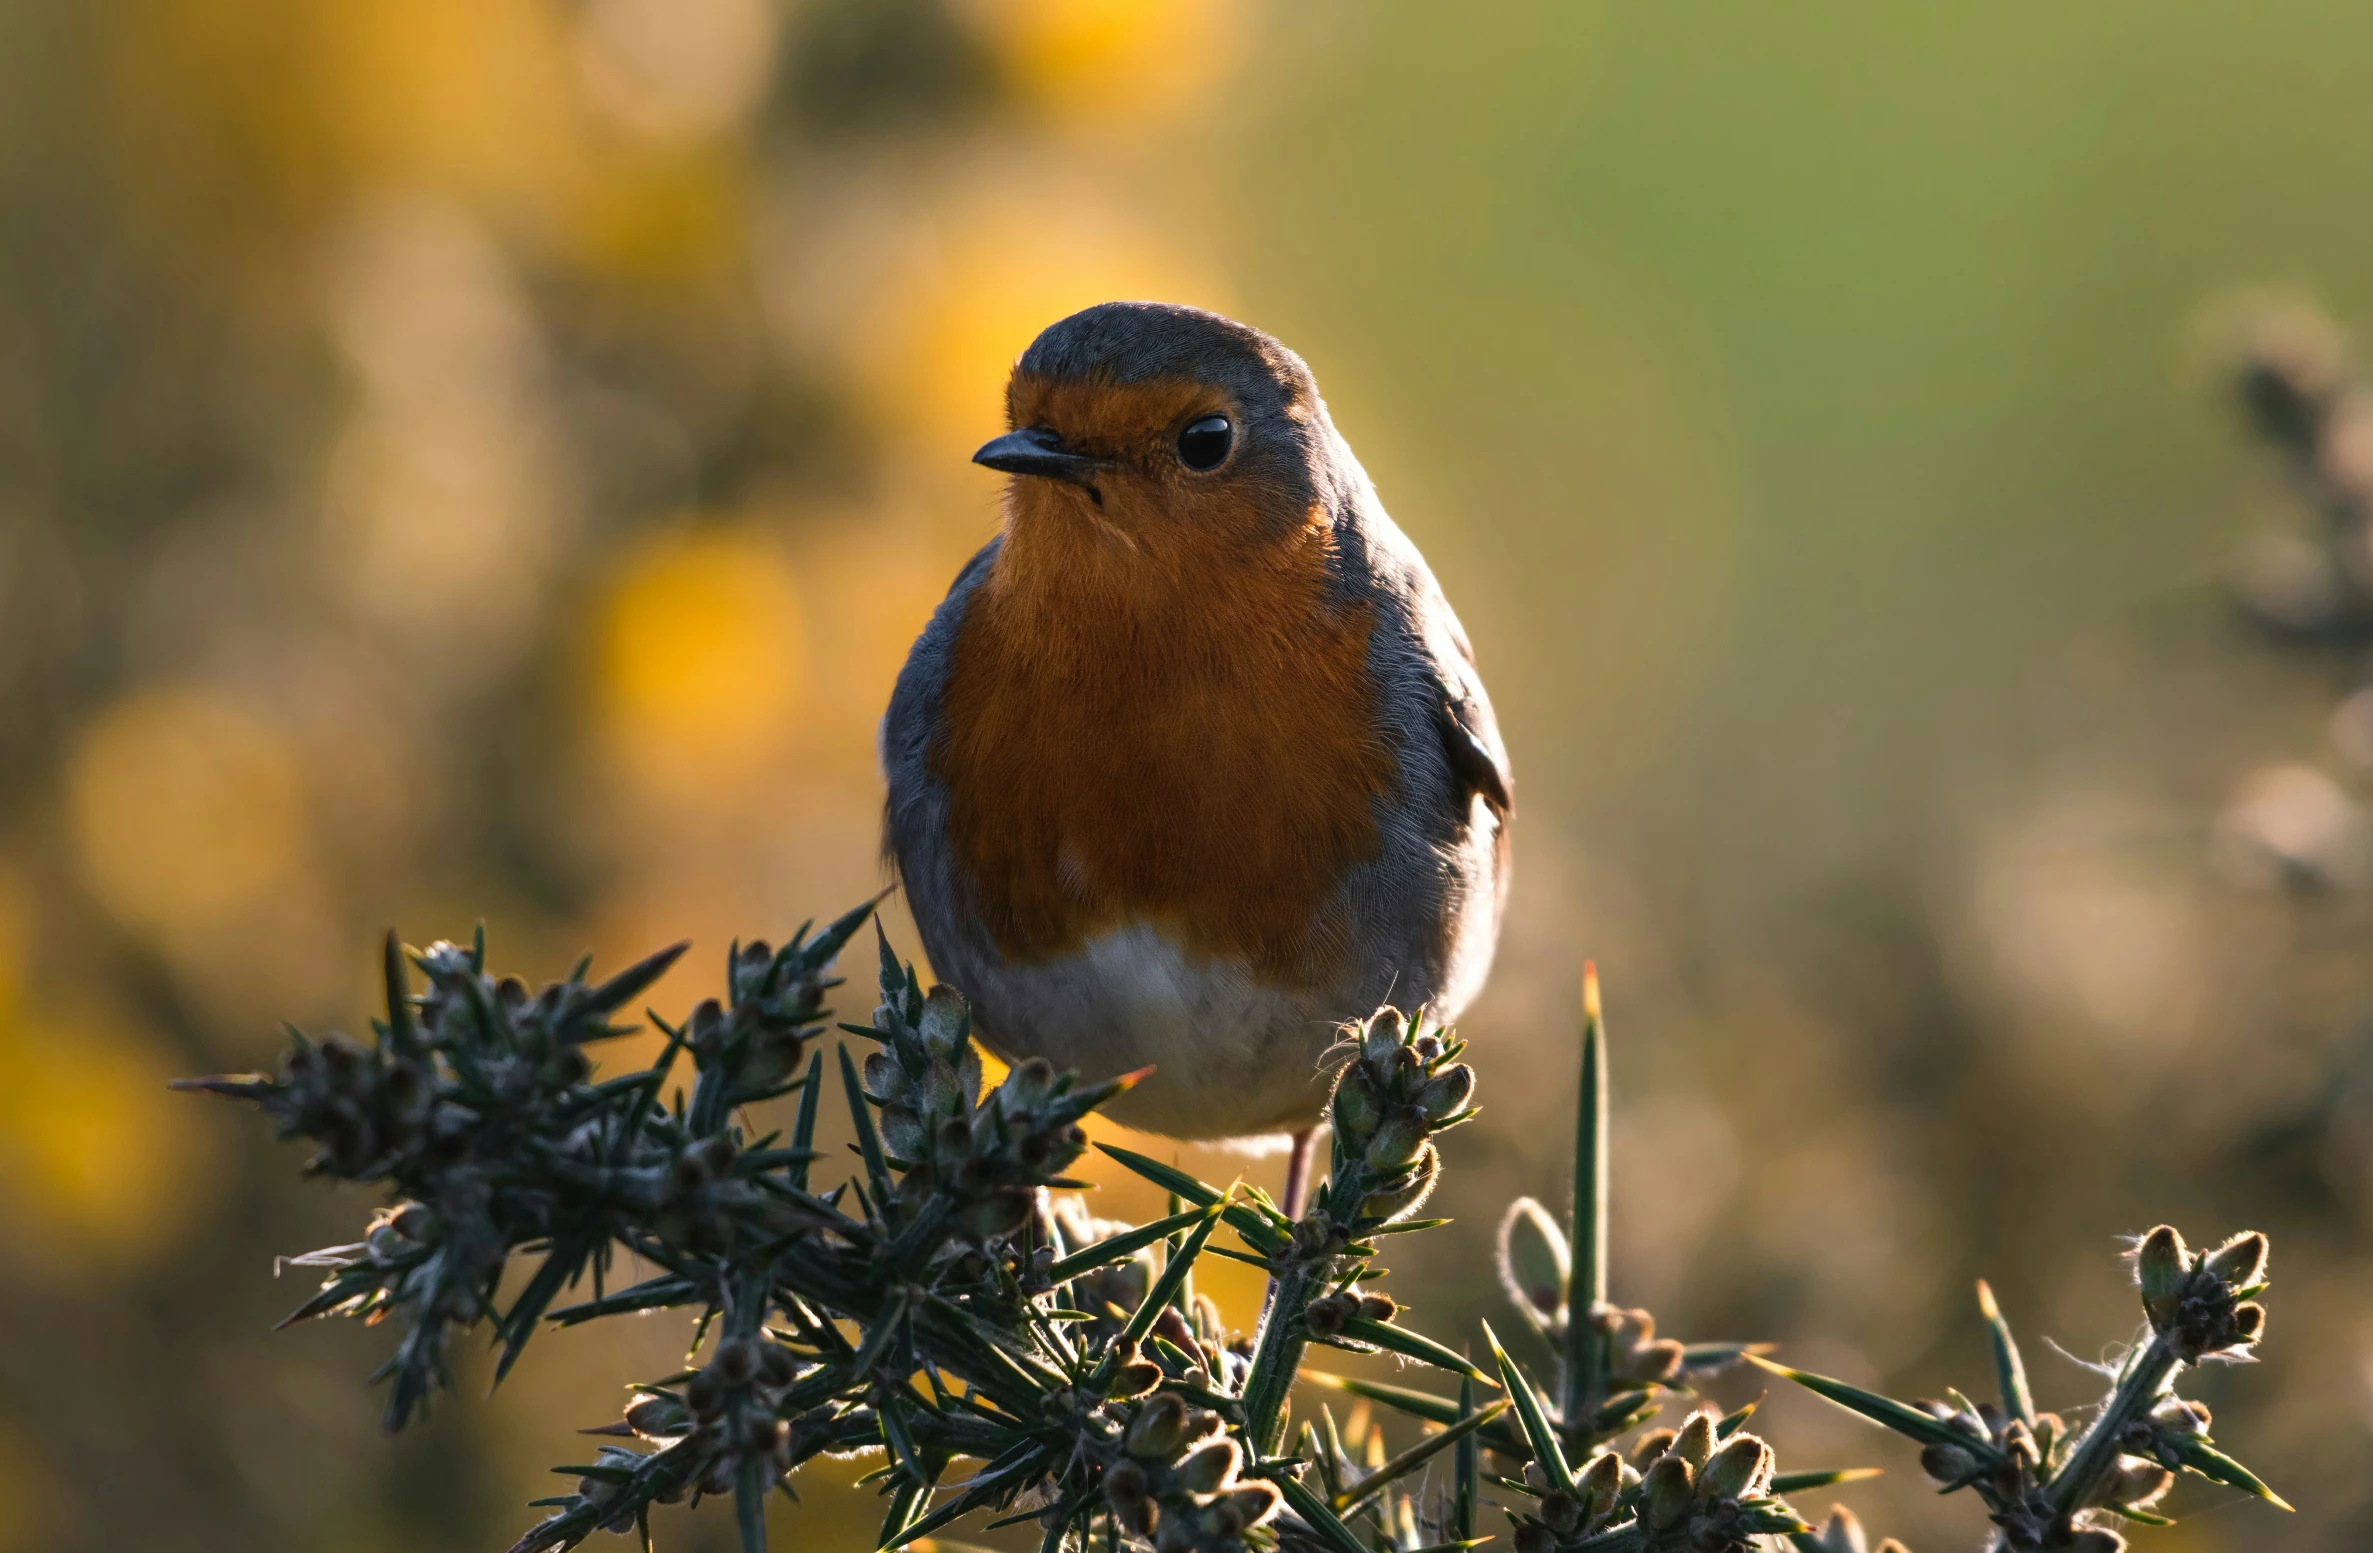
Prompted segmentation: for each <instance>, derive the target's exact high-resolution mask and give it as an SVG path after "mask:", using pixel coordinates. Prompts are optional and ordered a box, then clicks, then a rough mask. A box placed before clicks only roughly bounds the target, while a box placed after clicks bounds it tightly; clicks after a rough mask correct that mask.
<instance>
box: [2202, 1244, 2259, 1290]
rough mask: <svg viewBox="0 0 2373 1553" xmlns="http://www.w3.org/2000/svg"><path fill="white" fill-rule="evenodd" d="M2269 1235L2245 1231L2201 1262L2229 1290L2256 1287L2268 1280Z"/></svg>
mask: <svg viewBox="0 0 2373 1553" xmlns="http://www.w3.org/2000/svg"><path fill="white" fill-rule="evenodd" d="M2267 1250H2268V1243H2267V1240H2266V1237H2265V1236H2264V1235H2263V1234H2261V1233H2260V1232H2258V1231H2257V1230H2245V1231H2243V1232H2242V1233H2241V1234H2238V1235H2235V1236H2234V1237H2233V1238H2232V1239H2231V1240H2228V1241H2226V1242H2225V1243H2224V1244H2223V1245H2221V1246H2219V1247H2217V1248H2216V1249H2215V1250H2214V1251H2211V1252H2209V1253H2208V1256H2207V1258H2206V1259H2205V1260H2204V1261H2203V1262H2202V1263H2201V1265H2202V1266H2203V1267H2205V1268H2207V1269H2208V1271H2209V1272H2211V1273H2213V1274H2215V1275H2216V1276H2217V1277H2218V1278H2220V1279H2222V1280H2224V1283H2225V1286H2226V1287H2227V1288H2229V1289H2237V1290H2238V1289H2253V1288H2255V1287H2257V1286H2258V1285H2259V1284H2261V1283H2264V1282H2265V1281H2266V1253H2267Z"/></svg>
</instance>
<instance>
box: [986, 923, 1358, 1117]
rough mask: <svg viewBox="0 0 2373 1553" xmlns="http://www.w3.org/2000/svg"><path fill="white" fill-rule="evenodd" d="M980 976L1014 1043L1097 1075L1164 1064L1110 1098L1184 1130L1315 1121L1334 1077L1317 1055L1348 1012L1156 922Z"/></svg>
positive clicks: (993, 1043) (995, 1032)
mask: <svg viewBox="0 0 2373 1553" xmlns="http://www.w3.org/2000/svg"><path fill="white" fill-rule="evenodd" d="M971 990H972V992H973V1000H974V1004H975V1007H976V1010H977V1013H978V1017H979V1020H980V1024H981V1035H982V1037H983V1039H985V1040H986V1041H987V1042H988V1044H989V1045H990V1047H991V1048H992V1049H994V1050H995V1051H996V1052H997V1053H998V1054H999V1055H1001V1056H1004V1057H1006V1058H1008V1059H1013V1058H1019V1057H1044V1058H1045V1059H1046V1060H1047V1061H1049V1062H1051V1063H1053V1064H1054V1065H1055V1066H1056V1067H1057V1068H1071V1069H1075V1070H1077V1071H1078V1073H1079V1075H1080V1077H1081V1078H1082V1079H1083V1080H1087V1081H1094V1080H1097V1079H1103V1078H1110V1077H1112V1076H1113V1075H1114V1074H1118V1073H1127V1072H1131V1071H1133V1070H1135V1069H1138V1068H1144V1067H1151V1068H1153V1069H1155V1070H1156V1072H1155V1074H1154V1075H1152V1076H1149V1078H1148V1080H1147V1081H1146V1082H1145V1083H1143V1084H1140V1085H1139V1086H1138V1087H1137V1088H1136V1089H1134V1090H1132V1091H1130V1092H1129V1093H1128V1094H1125V1095H1123V1096H1121V1097H1120V1098H1119V1099H1118V1100H1116V1101H1114V1102H1113V1103H1112V1104H1111V1105H1109V1106H1107V1107H1105V1108H1104V1109H1105V1111H1106V1113H1107V1114H1108V1115H1110V1116H1111V1117H1112V1118H1113V1119H1114V1120H1115V1121H1118V1122H1122V1123H1124V1124H1126V1125H1128V1126H1131V1127H1138V1128H1143V1129H1145V1130H1147V1131H1150V1132H1158V1133H1162V1134H1165V1135H1167V1136H1170V1137H1175V1138H1232V1137H1243V1136H1247V1135H1252V1134H1266V1133H1278V1132H1294V1131H1299V1130H1301V1129H1302V1128H1304V1127H1309V1126H1314V1125H1316V1124H1317V1122H1318V1121H1319V1119H1320V1112H1321V1110H1322V1109H1323V1107H1324V1106H1325V1104H1326V1096H1327V1085H1328V1081H1327V1078H1326V1077H1325V1076H1324V1075H1322V1074H1320V1072H1319V1070H1318V1058H1319V1054H1320V1053H1322V1052H1324V1051H1325V1050H1326V1049H1327V1047H1329V1046H1331V1045H1333V1044H1334V1041H1335V1038H1336V1031H1337V1028H1338V1021H1339V1020H1340V1019H1341V1018H1342V1017H1343V1016H1341V1015H1339V1014H1334V1013H1332V1012H1331V1011H1330V1010H1329V1009H1328V1008H1327V1007H1326V1006H1325V1004H1324V1001H1323V1000H1322V999H1320V998H1318V997H1315V996H1313V995H1310V994H1306V993H1296V992H1287V991H1281V990H1279V989H1276V988H1273V987H1265V986H1262V985H1260V984H1259V983H1257V982H1255V981H1254V980H1253V979H1252V978H1251V976H1250V975H1248V974H1247V973H1246V971H1245V969H1244V968H1243V967H1242V966H1240V965H1235V964H1231V963H1229V962H1227V961H1224V960H1216V959H1209V958H1205V957H1202V956H1197V955H1191V954H1188V953H1186V952H1185V951H1183V950H1181V949H1179V948H1178V947H1177V946H1176V945H1175V944H1173V943H1171V942H1170V941H1169V940H1168V939H1167V938H1165V937H1163V936H1162V935H1161V934H1160V933H1159V932H1157V931H1156V930H1154V929H1153V928H1151V927H1147V926H1144V925H1136V926H1131V927H1127V928H1121V929H1118V930H1115V931H1113V932H1110V933H1107V934H1105V935H1103V936H1102V937H1100V938H1095V939H1091V940H1090V941H1089V942H1088V943H1087V944H1086V946H1085V947H1083V948H1082V949H1080V950H1079V951H1078V952H1077V953H1074V954H1068V955H1065V956H1063V957H1061V958H1060V959H1055V960H1048V961H1044V962H1041V963H1038V964H1034V965H998V966H995V967H983V968H982V969H981V970H980V971H978V972H976V973H975V975H974V977H973V978H972V987H971Z"/></svg>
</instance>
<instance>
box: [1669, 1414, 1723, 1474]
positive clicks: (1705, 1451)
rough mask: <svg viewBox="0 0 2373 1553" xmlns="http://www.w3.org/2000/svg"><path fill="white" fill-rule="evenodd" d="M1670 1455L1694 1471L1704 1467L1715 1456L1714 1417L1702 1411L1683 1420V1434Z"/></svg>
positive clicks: (1676, 1440)
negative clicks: (1676, 1457) (1685, 1463)
mask: <svg viewBox="0 0 2373 1553" xmlns="http://www.w3.org/2000/svg"><path fill="white" fill-rule="evenodd" d="M1669 1453H1670V1454H1672V1455H1675V1456H1678V1457H1680V1458H1681V1459H1682V1460H1683V1461H1686V1462H1687V1463H1689V1465H1690V1467H1691V1468H1692V1469H1693V1470H1694V1469H1695V1468H1698V1467H1702V1466H1704V1465H1705V1464H1706V1461H1707V1459H1708V1458H1709V1457H1711V1456H1712V1455H1713V1454H1714V1415H1713V1414H1711V1413H1708V1412H1705V1411H1703V1410H1702V1409H1701V1410H1700V1411H1698V1412H1695V1413H1692V1414H1690V1415H1689V1416H1688V1417H1687V1418H1685V1419H1683V1420H1682V1422H1681V1432H1680V1434H1679V1435H1677V1436H1676V1437H1675V1438H1674V1440H1673V1443H1672V1446H1671V1448H1670V1452H1669Z"/></svg>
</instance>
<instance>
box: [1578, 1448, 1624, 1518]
mask: <svg viewBox="0 0 2373 1553" xmlns="http://www.w3.org/2000/svg"><path fill="white" fill-rule="evenodd" d="M1574 1492H1575V1493H1576V1494H1578V1495H1580V1496H1581V1498H1582V1503H1583V1508H1584V1511H1585V1513H1586V1514H1588V1515H1589V1516H1590V1517H1591V1518H1592V1519H1596V1518H1598V1517H1599V1516H1602V1515H1605V1514H1606V1513H1607V1512H1608V1511H1609V1510H1611V1509H1613V1508H1614V1506H1615V1498H1616V1496H1617V1495H1618V1494H1620V1493H1622V1492H1623V1458H1622V1457H1620V1456H1618V1455H1616V1454H1615V1453H1614V1452H1613V1451H1600V1452H1599V1453H1598V1454H1597V1455H1595V1456H1593V1457H1591V1458H1590V1460H1589V1461H1588V1462H1586V1463H1585V1464H1584V1465H1583V1468H1582V1472H1581V1475H1580V1476H1579V1477H1577V1478H1576V1479H1575V1480H1574Z"/></svg>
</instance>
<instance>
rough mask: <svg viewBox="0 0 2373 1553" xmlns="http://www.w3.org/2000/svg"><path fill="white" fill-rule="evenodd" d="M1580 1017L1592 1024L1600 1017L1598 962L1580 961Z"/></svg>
mask: <svg viewBox="0 0 2373 1553" xmlns="http://www.w3.org/2000/svg"><path fill="white" fill-rule="evenodd" d="M1582 1017H1583V1018H1585V1019H1587V1020H1590V1021H1591V1022H1592V1023H1593V1024H1595V1023H1597V1022H1598V1020H1599V1018H1600V1009H1599V1001H1598V962H1597V961H1596V960H1585V961H1583V962H1582Z"/></svg>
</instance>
